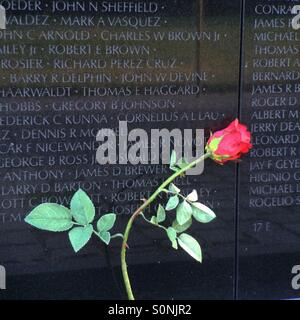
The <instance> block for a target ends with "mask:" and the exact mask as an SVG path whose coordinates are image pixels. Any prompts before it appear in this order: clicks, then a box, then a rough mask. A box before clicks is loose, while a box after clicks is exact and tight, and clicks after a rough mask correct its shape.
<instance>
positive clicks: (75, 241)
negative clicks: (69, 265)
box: [69, 225, 93, 252]
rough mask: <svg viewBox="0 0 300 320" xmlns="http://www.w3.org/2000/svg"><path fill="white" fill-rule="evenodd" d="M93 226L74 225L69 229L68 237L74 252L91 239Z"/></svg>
mask: <svg viewBox="0 0 300 320" xmlns="http://www.w3.org/2000/svg"><path fill="white" fill-rule="evenodd" d="M92 234H93V226H92V225H88V226H86V227H76V228H73V229H72V230H71V231H69V239H70V241H71V244H72V247H73V249H74V251H75V252H78V251H79V250H80V249H82V248H83V247H84V246H85V245H86V244H87V243H88V242H89V240H90V239H91V236H92Z"/></svg>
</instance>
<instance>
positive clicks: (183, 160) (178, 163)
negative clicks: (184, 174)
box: [177, 158, 189, 169]
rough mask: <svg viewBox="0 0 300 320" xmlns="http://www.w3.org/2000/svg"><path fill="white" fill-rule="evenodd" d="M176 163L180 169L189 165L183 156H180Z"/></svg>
mask: <svg viewBox="0 0 300 320" xmlns="http://www.w3.org/2000/svg"><path fill="white" fill-rule="evenodd" d="M177 165H178V167H179V168H180V169H183V168H186V167H187V166H188V165H189V163H188V162H187V161H186V160H185V159H184V158H181V159H179V160H178V162H177Z"/></svg>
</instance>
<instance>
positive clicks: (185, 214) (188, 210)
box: [176, 201, 193, 226]
mask: <svg viewBox="0 0 300 320" xmlns="http://www.w3.org/2000/svg"><path fill="white" fill-rule="evenodd" d="M192 213H193V209H192V207H191V205H190V204H189V203H187V202H186V201H183V202H182V203H180V205H179V206H178V207H177V210H176V220H177V221H178V223H179V224H180V225H181V226H182V225H184V224H185V223H186V222H188V221H189V220H190V219H191V216H192Z"/></svg>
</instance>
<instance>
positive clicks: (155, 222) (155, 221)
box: [150, 216, 157, 224]
mask: <svg viewBox="0 0 300 320" xmlns="http://www.w3.org/2000/svg"><path fill="white" fill-rule="evenodd" d="M150 222H151V223H153V224H157V218H156V217H154V216H153V217H152V218H151V220H150Z"/></svg>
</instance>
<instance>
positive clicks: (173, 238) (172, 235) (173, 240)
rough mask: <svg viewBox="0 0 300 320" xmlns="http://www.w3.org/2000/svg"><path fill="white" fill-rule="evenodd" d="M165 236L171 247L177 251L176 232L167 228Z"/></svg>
mask: <svg viewBox="0 0 300 320" xmlns="http://www.w3.org/2000/svg"><path fill="white" fill-rule="evenodd" d="M167 235H168V237H169V239H170V241H171V243H172V247H173V248H174V249H175V250H177V249H178V243H177V232H176V230H175V229H173V228H171V227H169V228H168V229H167Z"/></svg>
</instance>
